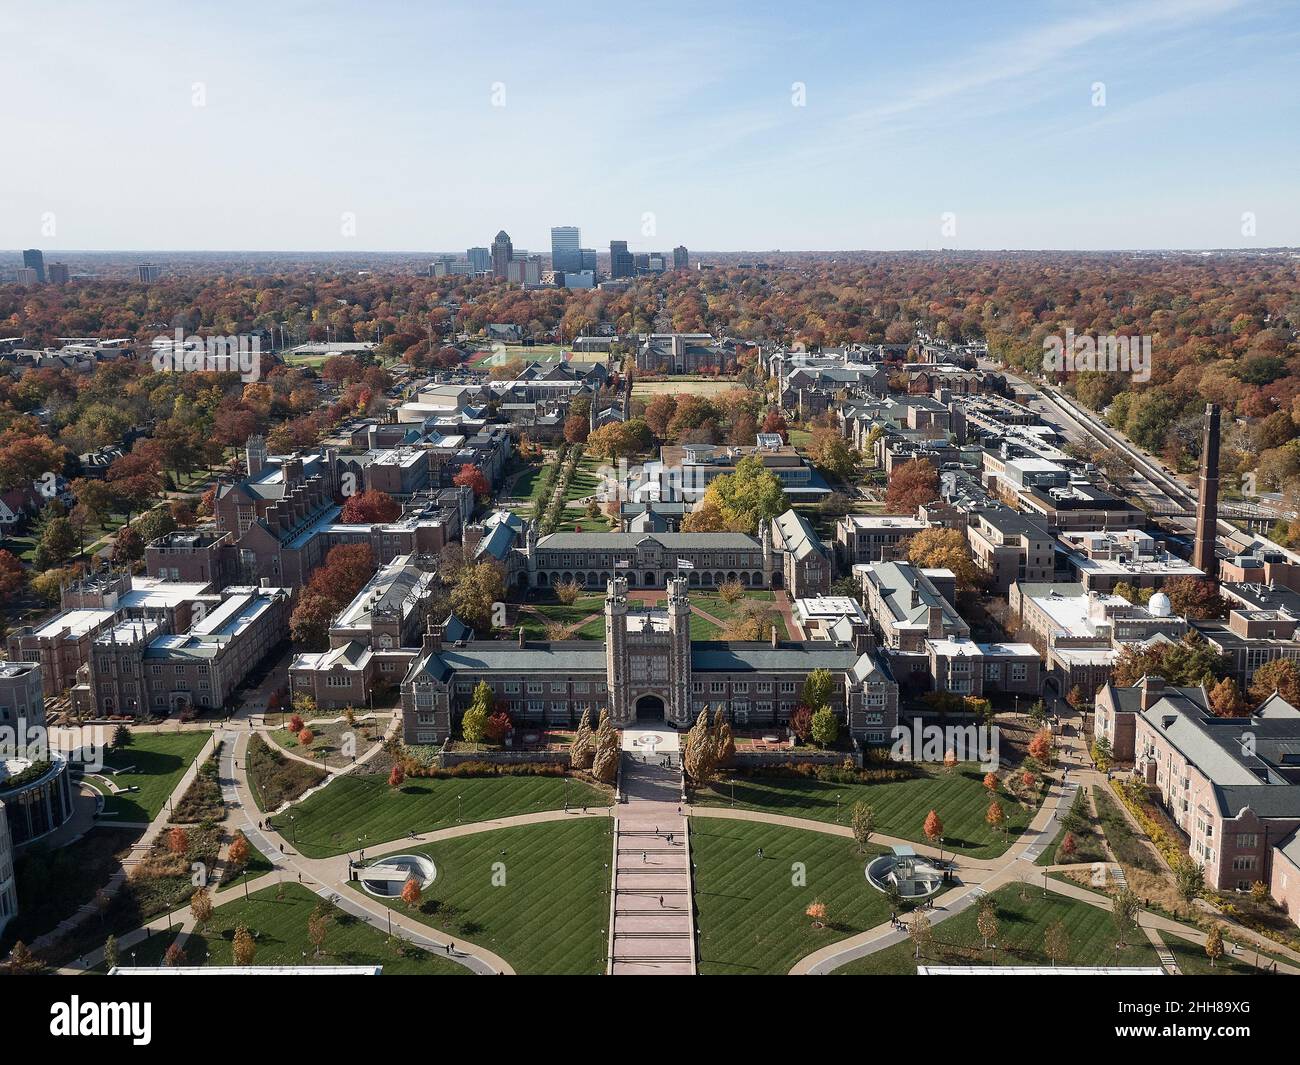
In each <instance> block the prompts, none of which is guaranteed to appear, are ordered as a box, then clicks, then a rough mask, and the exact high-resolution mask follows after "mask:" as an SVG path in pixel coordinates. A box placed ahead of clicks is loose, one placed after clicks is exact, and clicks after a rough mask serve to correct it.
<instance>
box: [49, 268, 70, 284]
mask: <svg viewBox="0 0 1300 1065" xmlns="http://www.w3.org/2000/svg"><path fill="white" fill-rule="evenodd" d="M48 276H49V279H50V284H52V285H66V284H67V283H68V276H69V275H68V264H67V263H50V265H49V273H48Z"/></svg>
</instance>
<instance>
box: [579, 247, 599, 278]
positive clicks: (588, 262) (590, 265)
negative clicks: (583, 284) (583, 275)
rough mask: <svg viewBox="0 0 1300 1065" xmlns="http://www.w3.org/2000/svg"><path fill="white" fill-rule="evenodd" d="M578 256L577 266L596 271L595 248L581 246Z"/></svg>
mask: <svg viewBox="0 0 1300 1065" xmlns="http://www.w3.org/2000/svg"><path fill="white" fill-rule="evenodd" d="M580 258H581V261H580V262H579V264H578V265H579V267H580V268H581V269H583V270H590V271H591V272H592V273H593V274H594V273H595V272H596V249H595V248H582V249H581V253H580Z"/></svg>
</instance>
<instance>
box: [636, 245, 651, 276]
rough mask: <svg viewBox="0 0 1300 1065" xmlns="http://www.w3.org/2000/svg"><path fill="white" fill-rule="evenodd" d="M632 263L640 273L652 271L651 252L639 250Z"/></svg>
mask: <svg viewBox="0 0 1300 1065" xmlns="http://www.w3.org/2000/svg"><path fill="white" fill-rule="evenodd" d="M632 265H633V268H634V269H635V270H636V272H637V273H638V274H648V273H649V272H650V254H649V252H644V251H639V252H637V253H636V254H635V255H633V256H632Z"/></svg>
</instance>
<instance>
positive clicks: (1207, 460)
mask: <svg viewBox="0 0 1300 1065" xmlns="http://www.w3.org/2000/svg"><path fill="white" fill-rule="evenodd" d="M1200 488H1201V491H1200V498H1199V499H1198V500H1197V501H1196V547H1195V548H1194V550H1193V552H1192V565H1193V566H1195V567H1196V568H1197V569H1199V570H1200V571H1201V572H1202V573H1204V574H1205V575H1206V576H1207V577H1209V578H1210V580H1212V581H1217V580H1218V579H1219V563H1218V560H1217V558H1216V557H1215V554H1214V544H1215V540H1216V536H1217V533H1218V527H1219V405H1218V404H1217V403H1207V404H1206V405H1205V433H1204V435H1203V436H1202V437H1201V485H1200Z"/></svg>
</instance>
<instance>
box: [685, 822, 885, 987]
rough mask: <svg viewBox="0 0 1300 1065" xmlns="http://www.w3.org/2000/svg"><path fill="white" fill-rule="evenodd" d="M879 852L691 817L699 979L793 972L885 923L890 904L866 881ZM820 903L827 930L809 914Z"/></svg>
mask: <svg viewBox="0 0 1300 1065" xmlns="http://www.w3.org/2000/svg"><path fill="white" fill-rule="evenodd" d="M760 848H761V849H762V851H763V857H762V858H759V857H758V851H759V849H760ZM879 853H880V848H878V847H868V848H867V851H866V852H865V853H862V854H859V853H858V850H857V847H856V846H855V845H854V844H853V842H852V841H851V840H848V839H844V838H842V837H838V836H827V835H822V834H821V833H820V832H804V831H800V830H799V829H794V828H783V827H781V826H777V825H765V824H761V823H759V822H754V821H728V820H723V819H721V818H714V817H692V818H691V860H692V861H693V862H694V864H695V883H694V888H695V908H696V915H697V916H696V925H697V927H698V928H699V970H700V973H701V974H703V975H706V976H707V975H760V974H782V973H787V972H789V971H790V968H791V966H793V965H794V963H795V962H797V961H798V960H799V959H800V958H802V957H805V956H806V955H808V954H811V953H812V952H813V951H815V950H818V949H820V948H821V947H824V946H827V945H828V944H830V943H834V942H836V941H837V940H841V939H844V938H845V937H847V936H851V935H856V934H857V933H859V932H864V931H866V930H867V929H868V928H872V927H874V926H875V925H878V924H880V923H881V922H882V921H888V920H889V915H890V913H891V912H893V908H892V906H891V905H890V901H889V898H888V896H886V895H884V894H883V893H882V892H879V891H876V890H875V889H874V888H872V887H871V885H870V884H868V883H867V878H866V872H865V870H866V865H867V862H868V861H869V860H870V859H871V857H873V856H874V855H876V854H879ZM796 863H800V864H801V865H802V868H803V870H804V872H803V875H802V883H801V884H798V885H796V883H795V880H796V879H797V878H798V877H799V870H798V869H796ZM813 902H821V903H822V904H824V905H825V906H826V910H827V917H826V922H825V925H826V927H824V928H814V927H813V921H812V918H810V917H808V915H807V913H806V912H805V911H806V910H807V909H808V907H809V905H811V904H812V903H813Z"/></svg>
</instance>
